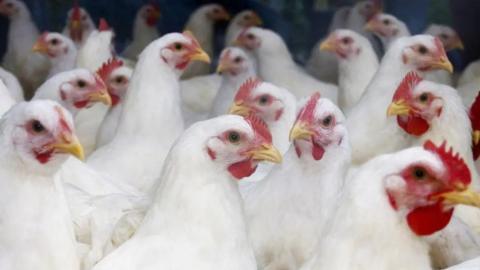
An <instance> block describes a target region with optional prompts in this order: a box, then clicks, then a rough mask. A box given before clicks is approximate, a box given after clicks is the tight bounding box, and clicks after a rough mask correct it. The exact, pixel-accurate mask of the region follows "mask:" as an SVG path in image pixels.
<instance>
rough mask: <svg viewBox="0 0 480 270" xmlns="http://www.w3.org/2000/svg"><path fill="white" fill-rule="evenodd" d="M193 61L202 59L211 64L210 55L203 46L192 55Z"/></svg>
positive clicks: (201, 60)
mask: <svg viewBox="0 0 480 270" xmlns="http://www.w3.org/2000/svg"><path fill="white" fill-rule="evenodd" d="M190 60H192V61H200V62H205V63H208V64H210V56H208V54H207V53H206V52H205V51H204V50H203V49H201V48H199V49H198V50H197V51H196V52H195V53H193V54H192V55H191V56H190Z"/></svg>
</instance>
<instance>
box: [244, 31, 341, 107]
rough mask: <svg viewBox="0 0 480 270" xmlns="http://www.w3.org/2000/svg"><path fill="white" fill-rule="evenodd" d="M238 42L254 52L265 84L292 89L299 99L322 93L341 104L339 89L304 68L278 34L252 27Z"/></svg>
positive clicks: (259, 72) (259, 73)
mask: <svg viewBox="0 0 480 270" xmlns="http://www.w3.org/2000/svg"><path fill="white" fill-rule="evenodd" d="M236 43H237V44H239V45H241V46H242V47H244V48H246V49H247V50H249V51H252V52H253V53H254V55H255V57H256V60H257V64H258V75H259V76H260V78H262V79H264V80H265V81H268V82H271V83H273V84H275V85H277V86H280V87H283V88H286V89H288V90H289V91H291V92H292V94H294V95H295V96H296V97H297V98H303V97H306V96H310V95H311V94H312V93H314V92H315V91H320V93H321V94H322V96H323V97H326V98H329V99H330V100H332V101H333V102H334V103H336V102H337V86H335V85H333V84H328V83H324V82H321V81H318V80H317V79H315V78H313V77H311V76H310V75H308V74H307V73H306V72H305V71H304V70H303V69H302V68H300V67H299V66H298V65H297V64H296V63H295V62H294V61H293V58H292V56H291V55H290V52H289V51H288V48H287V45H286V44H285V42H284V41H283V39H282V38H281V37H280V36H279V35H278V34H277V33H275V32H273V31H271V30H268V29H262V28H258V27H250V28H247V29H245V30H244V31H242V32H241V33H240V34H239V35H238V37H237V40H236Z"/></svg>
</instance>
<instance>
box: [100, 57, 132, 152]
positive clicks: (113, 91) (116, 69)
mask: <svg viewBox="0 0 480 270" xmlns="http://www.w3.org/2000/svg"><path fill="white" fill-rule="evenodd" d="M132 72H133V70H132V69H131V68H129V67H127V66H125V65H124V64H123V62H122V61H120V60H118V59H115V58H113V59H110V60H108V62H106V63H104V64H103V65H102V67H101V68H100V69H99V70H98V71H97V74H98V75H99V76H100V77H101V78H102V80H103V81H104V82H105V84H106V85H107V90H108V93H109V94H110V97H111V99H112V106H111V107H110V109H109V111H108V112H107V115H105V118H104V119H103V122H102V125H101V127H100V129H99V131H98V134H97V145H96V147H97V148H98V147H101V146H103V145H105V144H107V143H109V142H110V140H111V139H112V138H113V137H114V136H115V133H116V131H117V126H118V121H120V115H121V113H122V108H123V101H124V99H125V94H126V92H127V88H128V85H129V83H130V78H131V77H132Z"/></svg>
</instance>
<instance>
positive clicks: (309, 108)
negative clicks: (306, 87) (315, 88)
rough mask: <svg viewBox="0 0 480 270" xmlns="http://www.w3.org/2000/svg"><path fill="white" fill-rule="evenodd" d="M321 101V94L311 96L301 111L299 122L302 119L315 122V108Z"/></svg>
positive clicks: (298, 117)
mask: <svg viewBox="0 0 480 270" xmlns="http://www.w3.org/2000/svg"><path fill="white" fill-rule="evenodd" d="M319 99H320V93H319V92H316V93H314V94H313V95H311V96H310V98H309V99H308V101H307V103H306V104H305V106H303V108H302V109H301V110H300V112H299V113H298V116H297V120H299V119H302V120H303V121H306V122H312V121H313V112H314V111H315V107H316V106H317V101H318V100H319Z"/></svg>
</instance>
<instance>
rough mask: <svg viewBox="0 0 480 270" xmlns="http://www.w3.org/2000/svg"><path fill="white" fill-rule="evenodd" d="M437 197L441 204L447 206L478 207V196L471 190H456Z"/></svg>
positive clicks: (479, 198) (479, 199) (479, 202)
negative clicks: (441, 199) (440, 199)
mask: <svg viewBox="0 0 480 270" xmlns="http://www.w3.org/2000/svg"><path fill="white" fill-rule="evenodd" d="M438 197H440V198H443V202H444V203H446V204H449V205H456V204H465V205H470V206H475V207H480V194H478V193H477V192H475V191H473V190H472V189H471V188H463V189H458V190H454V191H450V192H446V193H442V194H439V195H438Z"/></svg>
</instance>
